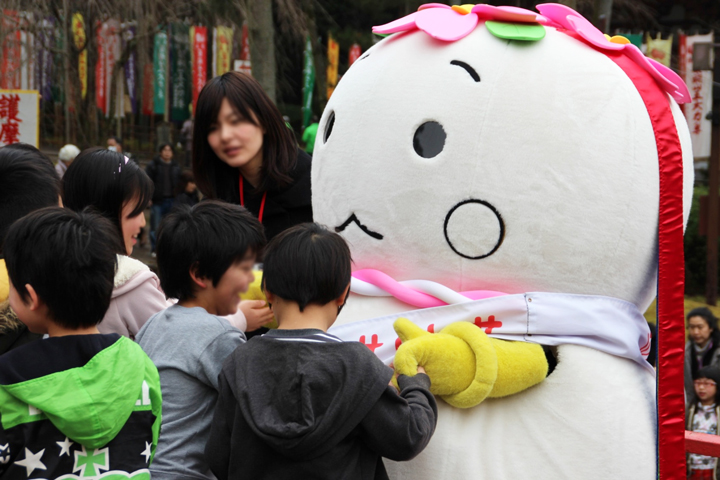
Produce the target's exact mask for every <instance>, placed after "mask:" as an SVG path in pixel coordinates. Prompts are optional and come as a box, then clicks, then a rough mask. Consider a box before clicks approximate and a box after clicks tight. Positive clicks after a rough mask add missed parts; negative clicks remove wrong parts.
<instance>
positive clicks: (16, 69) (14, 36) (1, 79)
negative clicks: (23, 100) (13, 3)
mask: <svg viewBox="0 0 720 480" xmlns="http://www.w3.org/2000/svg"><path fill="white" fill-rule="evenodd" d="M2 23H3V24H2V27H3V28H2V29H1V30H4V31H9V32H10V33H8V34H7V35H5V37H4V38H3V39H2V57H0V88H7V89H14V88H21V76H20V72H21V55H22V53H21V47H20V46H21V44H22V42H21V33H20V18H19V17H18V13H17V12H16V11H14V10H3V17H2Z"/></svg>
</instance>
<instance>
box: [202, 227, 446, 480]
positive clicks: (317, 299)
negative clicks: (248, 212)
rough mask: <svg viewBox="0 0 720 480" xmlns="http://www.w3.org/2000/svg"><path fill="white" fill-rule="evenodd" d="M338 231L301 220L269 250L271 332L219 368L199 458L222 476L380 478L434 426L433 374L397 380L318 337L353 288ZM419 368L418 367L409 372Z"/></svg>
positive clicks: (369, 357)
mask: <svg viewBox="0 0 720 480" xmlns="http://www.w3.org/2000/svg"><path fill="white" fill-rule="evenodd" d="M350 262H351V259H350V251H349V249H348V246H347V244H346V243H345V241H344V240H343V239H342V237H340V236H339V235H337V234H335V233H332V232H330V231H328V230H326V229H325V228H323V227H321V226H319V225H316V224H312V223H306V224H302V225H298V226H295V227H293V228H290V229H288V230H286V231H284V232H282V233H280V234H279V235H278V236H276V237H275V238H274V239H273V240H272V242H270V244H269V245H268V247H267V249H266V252H265V256H264V269H263V287H264V290H265V294H266V296H267V300H268V303H270V305H271V308H272V310H273V312H274V313H275V318H276V319H277V321H278V328H277V330H271V331H270V332H269V333H266V334H265V335H263V336H259V337H254V338H252V339H250V341H249V342H248V343H247V344H245V345H243V346H242V347H240V348H238V349H237V350H235V352H233V353H232V354H231V355H230V357H229V358H228V359H227V360H226V361H225V365H224V366H223V369H222V373H221V374H220V379H219V397H218V403H217V406H216V408H215V418H214V419H213V423H212V430H211V432H210V440H209V441H208V444H207V447H206V449H205V456H206V459H207V462H208V463H209V465H210V467H211V468H212V471H213V473H214V474H215V475H216V476H217V477H218V478H219V479H221V480H225V479H228V478H253V479H273V480H276V479H295V478H314V479H324V478H326V479H336V478H343V479H384V478H387V473H386V472H385V466H384V465H383V462H382V458H381V457H387V458H390V459H393V460H409V459H411V458H413V457H415V456H416V455H417V454H418V453H420V452H421V451H422V450H423V449H424V448H425V446H426V445H427V443H428V442H429V441H430V437H431V436H432V434H433V432H434V430H435V424H436V419H437V406H436V404H435V399H434V397H433V395H432V394H431V393H430V391H429V388H430V379H429V378H428V376H427V375H425V374H423V373H419V374H418V375H415V376H414V377H406V376H404V375H401V376H400V377H399V378H398V383H399V385H400V393H398V392H397V391H396V390H395V388H394V387H393V386H392V385H390V384H389V381H390V379H391V377H392V375H393V372H392V370H391V369H390V368H388V367H387V366H386V365H384V364H383V363H382V362H381V361H380V360H379V359H378V358H377V357H376V356H375V355H373V353H372V352H371V351H370V350H369V349H368V348H367V347H366V346H364V345H362V344H361V343H358V342H347V343H344V342H342V341H341V340H340V339H339V338H337V337H335V336H333V335H330V334H328V333H327V330H328V328H329V327H330V326H331V325H332V324H333V323H334V322H335V319H336V318H337V316H338V313H339V312H340V309H342V307H343V305H344V304H345V300H346V299H347V295H348V289H349V287H350ZM418 371H419V372H420V371H421V369H418Z"/></svg>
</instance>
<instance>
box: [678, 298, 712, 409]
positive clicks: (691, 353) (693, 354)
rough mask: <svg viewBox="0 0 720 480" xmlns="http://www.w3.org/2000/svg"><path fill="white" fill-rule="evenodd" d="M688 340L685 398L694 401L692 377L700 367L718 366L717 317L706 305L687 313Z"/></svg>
mask: <svg viewBox="0 0 720 480" xmlns="http://www.w3.org/2000/svg"><path fill="white" fill-rule="evenodd" d="M687 329H688V337H689V340H688V342H687V344H685V400H686V403H687V404H688V405H691V404H693V403H694V402H695V401H696V398H695V388H694V386H693V378H695V377H696V376H697V373H698V371H700V369H701V368H703V367H707V366H710V365H716V366H720V348H718V346H720V332H719V331H718V328H717V318H715V315H713V313H712V312H711V311H710V310H709V309H708V308H707V307H699V308H695V309H693V310H691V311H690V313H688V314H687Z"/></svg>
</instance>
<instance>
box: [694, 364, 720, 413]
mask: <svg viewBox="0 0 720 480" xmlns="http://www.w3.org/2000/svg"><path fill="white" fill-rule="evenodd" d="M701 378H707V379H708V380H712V381H714V382H715V387H716V389H717V390H716V391H715V405H720V368H718V367H716V366H715V365H708V366H707V367H703V368H701V369H700V370H698V371H697V373H695V375H693V380H699V379H701Z"/></svg>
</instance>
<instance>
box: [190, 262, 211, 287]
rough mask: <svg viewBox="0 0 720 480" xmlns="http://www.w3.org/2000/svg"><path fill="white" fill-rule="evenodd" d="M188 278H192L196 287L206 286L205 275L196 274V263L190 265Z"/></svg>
mask: <svg viewBox="0 0 720 480" xmlns="http://www.w3.org/2000/svg"><path fill="white" fill-rule="evenodd" d="M190 278H191V279H192V281H193V283H194V284H195V285H197V286H198V287H200V288H207V286H208V285H207V284H208V279H207V278H206V277H201V276H199V275H198V268H197V265H193V266H192V267H190Z"/></svg>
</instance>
